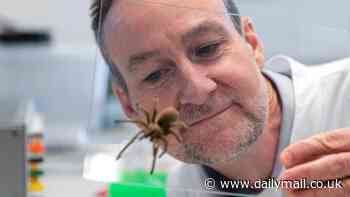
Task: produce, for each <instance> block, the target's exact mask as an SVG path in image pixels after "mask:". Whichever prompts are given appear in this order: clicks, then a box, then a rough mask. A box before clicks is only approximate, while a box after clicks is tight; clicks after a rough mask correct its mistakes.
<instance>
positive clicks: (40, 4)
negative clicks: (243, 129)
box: [0, 0, 93, 46]
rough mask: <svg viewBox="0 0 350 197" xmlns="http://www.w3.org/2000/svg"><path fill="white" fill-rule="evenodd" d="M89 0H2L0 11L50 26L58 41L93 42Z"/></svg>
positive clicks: (22, 20)
mask: <svg viewBox="0 0 350 197" xmlns="http://www.w3.org/2000/svg"><path fill="white" fill-rule="evenodd" d="M89 3H90V0H35V1H23V0H1V3H0V4H1V6H0V14H1V15H4V16H8V17H9V18H10V19H11V20H13V21H14V22H18V24H20V25H24V26H27V27H43V28H47V27H48V28H49V29H50V30H52V32H53V33H54V39H55V41H57V43H59V44H69V45H89V46H91V45H92V43H93V37H92V33H91V31H90V21H89V17H88V14H89V11H88V10H89Z"/></svg>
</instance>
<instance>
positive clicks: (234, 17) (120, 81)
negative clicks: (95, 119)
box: [90, 0, 242, 92]
mask: <svg viewBox="0 0 350 197" xmlns="http://www.w3.org/2000/svg"><path fill="white" fill-rule="evenodd" d="M222 1H223V2H224V4H225V7H226V9H227V12H228V13H231V21H232V23H233V25H234V26H235V28H236V30H237V32H238V33H239V34H241V35H242V24H241V19H240V15H239V10H238V8H237V6H236V4H235V2H234V1H233V0H222ZM112 3H113V0H93V2H92V4H91V7H90V16H91V19H92V30H93V32H94V35H95V39H96V42H97V44H98V46H99V48H100V51H101V53H102V56H103V58H104V60H105V62H106V64H107V65H108V67H109V70H110V72H111V73H112V80H113V81H114V82H115V83H116V84H117V85H119V86H120V87H121V88H123V90H124V91H125V92H128V88H127V85H126V82H125V79H124V78H123V76H122V74H121V73H120V71H119V70H118V68H117V66H116V65H115V64H114V63H113V61H112V59H111V57H110V55H108V53H107V52H106V50H105V47H104V45H103V38H102V34H103V33H102V28H101V27H102V26H103V23H104V21H105V19H106V16H107V14H108V12H109V10H110V8H111V6H112Z"/></svg>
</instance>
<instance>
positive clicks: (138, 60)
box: [128, 50, 160, 72]
mask: <svg viewBox="0 0 350 197" xmlns="http://www.w3.org/2000/svg"><path fill="white" fill-rule="evenodd" d="M157 56H160V51H159V50H154V51H146V52H141V53H138V54H135V55H132V56H130V58H129V66H128V68H129V71H130V72H133V71H135V70H136V67H137V65H140V64H142V63H144V62H145V61H147V60H149V59H151V58H154V57H157Z"/></svg>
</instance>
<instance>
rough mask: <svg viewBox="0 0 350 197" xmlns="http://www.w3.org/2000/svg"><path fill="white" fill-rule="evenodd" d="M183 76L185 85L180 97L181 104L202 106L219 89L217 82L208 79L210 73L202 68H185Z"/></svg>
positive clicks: (195, 66) (194, 66)
mask: <svg viewBox="0 0 350 197" xmlns="http://www.w3.org/2000/svg"><path fill="white" fill-rule="evenodd" d="M182 75H183V79H184V81H183V84H184V85H183V89H182V94H181V97H180V103H181V104H195V105H202V104H204V103H205V102H206V101H207V99H208V97H209V96H210V94H211V93H212V92H213V91H215V90H216V88H217V84H216V82H215V81H214V80H213V79H210V78H209V77H208V72H207V71H206V69H205V68H203V67H201V66H198V65H192V64H191V65H186V66H183V67H182Z"/></svg>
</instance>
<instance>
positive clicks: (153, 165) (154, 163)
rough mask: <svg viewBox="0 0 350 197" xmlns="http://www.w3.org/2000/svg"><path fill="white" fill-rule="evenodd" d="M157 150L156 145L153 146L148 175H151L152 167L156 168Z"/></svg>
mask: <svg viewBox="0 0 350 197" xmlns="http://www.w3.org/2000/svg"><path fill="white" fill-rule="evenodd" d="M158 149H159V147H158V145H157V144H153V160H152V168H151V171H150V174H153V172H154V167H155V166H156V159H157V154H158Z"/></svg>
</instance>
